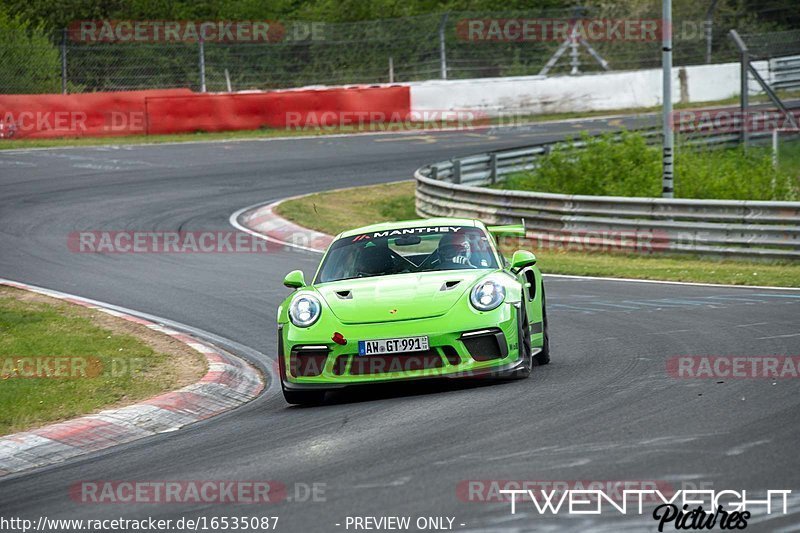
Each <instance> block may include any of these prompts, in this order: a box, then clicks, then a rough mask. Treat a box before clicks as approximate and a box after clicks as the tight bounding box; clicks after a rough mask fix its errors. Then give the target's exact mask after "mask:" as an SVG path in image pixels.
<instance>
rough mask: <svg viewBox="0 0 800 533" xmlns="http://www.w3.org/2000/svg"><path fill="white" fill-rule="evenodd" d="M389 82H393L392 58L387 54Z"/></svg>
mask: <svg viewBox="0 0 800 533" xmlns="http://www.w3.org/2000/svg"><path fill="white" fill-rule="evenodd" d="M389 83H394V59H393V58H392V56H389Z"/></svg>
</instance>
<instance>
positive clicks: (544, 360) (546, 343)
mask: <svg viewBox="0 0 800 533" xmlns="http://www.w3.org/2000/svg"><path fill="white" fill-rule="evenodd" d="M542 333H543V337H544V339H543V340H542V350H541V351H540V352H539V353H537V354H536V355H534V356H533V360H534V361H536V364H537V365H539V366H543V365H546V364H548V363H549V362H550V334H549V333H548V332H547V306H546V305H545V298H544V290H542Z"/></svg>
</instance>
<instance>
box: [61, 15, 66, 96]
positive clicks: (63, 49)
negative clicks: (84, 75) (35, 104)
mask: <svg viewBox="0 0 800 533" xmlns="http://www.w3.org/2000/svg"><path fill="white" fill-rule="evenodd" d="M61 94H67V28H63V29H62V30H61Z"/></svg>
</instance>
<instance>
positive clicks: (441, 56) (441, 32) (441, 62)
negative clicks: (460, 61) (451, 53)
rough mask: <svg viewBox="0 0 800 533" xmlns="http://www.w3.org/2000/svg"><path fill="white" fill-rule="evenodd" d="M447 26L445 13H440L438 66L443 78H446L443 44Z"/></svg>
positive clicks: (445, 58)
mask: <svg viewBox="0 0 800 533" xmlns="http://www.w3.org/2000/svg"><path fill="white" fill-rule="evenodd" d="M446 26H447V13H445V14H444V15H442V21H441V22H440V23H439V68H440V70H441V77H442V79H443V80H446V79H447V50H446V49H445V45H444V38H445V35H444V30H445V27H446Z"/></svg>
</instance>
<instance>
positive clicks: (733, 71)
mask: <svg viewBox="0 0 800 533" xmlns="http://www.w3.org/2000/svg"><path fill="white" fill-rule="evenodd" d="M754 65H755V66H756V68H757V69H758V70H759V72H760V73H761V74H762V76H764V77H765V79H767V80H768V68H769V67H768V65H767V62H766V61H758V62H755V63H754ZM681 68H684V69H685V70H686V86H685V89H686V90H687V91H688V101H689V102H691V103H694V102H698V103H699V102H709V101H714V100H722V99H725V98H731V97H734V96H738V95H739V63H724V64H719V65H698V66H690V67H675V68H674V69H673V71H672V77H673V80H672V88H673V95H672V97H673V101H674V102H678V101H680V98H681V84H680V74H679V72H680V70H681ZM408 85H409V86H410V87H411V109H412V111H443V110H462V109H469V110H481V111H484V112H486V113H488V114H499V113H529V114H539V113H562V112H581V111H608V110H613V109H627V108H638V107H652V106H656V105H660V104H661V69H650V70H636V71H629V72H609V73H602V74H585V75H579V76H552V77H542V76H520V77H514V78H479V79H469V80H434V81H425V82H414V83H409V84H408ZM757 89H758V85H757V84H756V83H755V82H754V81H751V91H754V92H755V91H757Z"/></svg>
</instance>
